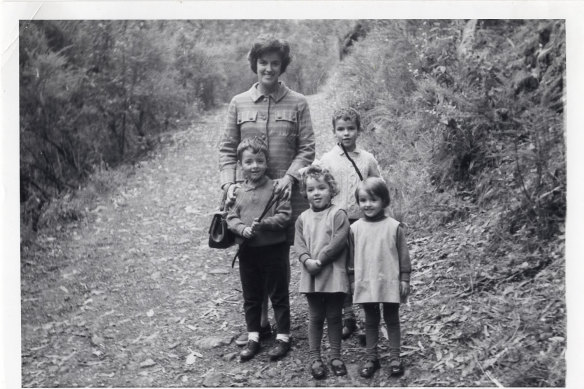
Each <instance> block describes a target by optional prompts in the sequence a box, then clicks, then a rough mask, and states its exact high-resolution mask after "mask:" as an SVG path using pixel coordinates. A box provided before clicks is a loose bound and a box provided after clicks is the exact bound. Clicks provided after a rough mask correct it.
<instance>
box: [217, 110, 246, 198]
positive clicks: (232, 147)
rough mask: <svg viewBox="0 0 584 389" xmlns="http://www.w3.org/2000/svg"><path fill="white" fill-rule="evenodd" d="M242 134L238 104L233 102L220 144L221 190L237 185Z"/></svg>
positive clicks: (228, 111)
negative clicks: (238, 117)
mask: <svg viewBox="0 0 584 389" xmlns="http://www.w3.org/2000/svg"><path fill="white" fill-rule="evenodd" d="M240 139H241V134H240V132H239V128H238V126H237V104H236V102H235V99H232V100H231V103H230V104H229V108H228V110H227V118H226V121H225V127H224V129H223V135H222V136H221V141H220V143H219V174H220V181H221V189H223V190H225V188H226V187H227V184H232V183H235V166H236V165H237V145H239V141H240Z"/></svg>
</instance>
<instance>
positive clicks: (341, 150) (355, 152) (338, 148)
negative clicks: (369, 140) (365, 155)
mask: <svg viewBox="0 0 584 389" xmlns="http://www.w3.org/2000/svg"><path fill="white" fill-rule="evenodd" d="M335 148H336V151H337V153H339V155H345V152H344V151H343V149H342V148H341V146H339V145H338V144H336V145H335ZM349 153H350V154H360V153H361V149H360V148H359V146H355V150H353V151H349Z"/></svg>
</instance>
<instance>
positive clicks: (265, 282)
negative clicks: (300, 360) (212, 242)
mask: <svg viewBox="0 0 584 389" xmlns="http://www.w3.org/2000/svg"><path fill="white" fill-rule="evenodd" d="M267 156H268V149H267V146H266V144H265V143H264V142H263V141H262V140H261V139H259V138H249V139H244V140H243V141H241V143H240V144H239V146H238V147H237V160H238V162H237V163H238V167H239V168H240V169H241V171H242V172H243V175H244V177H245V182H244V183H243V185H242V187H241V189H240V190H239V191H238V193H237V199H236V201H235V205H234V206H233V208H232V209H231V211H230V212H229V214H228V215H227V225H228V227H229V229H230V230H231V231H233V232H234V233H235V234H236V236H237V238H236V240H237V243H239V244H240V251H239V274H240V278H241V286H242V289H243V299H244V303H243V307H244V311H245V322H246V326H247V331H248V343H247V346H246V347H245V348H244V349H243V350H242V351H241V353H240V358H241V361H242V362H243V361H247V360H249V359H251V358H253V357H254V356H255V355H256V354H257V353H258V352H259V350H260V343H259V331H260V315H261V309H262V300H263V296H264V294H265V293H267V294H268V296H269V297H270V300H271V302H272V307H273V309H274V315H275V318H276V323H277V326H278V334H277V336H276V344H275V346H274V347H273V348H272V349H271V350H270V351H269V353H268V354H269V355H270V359H271V360H277V359H279V358H281V357H283V356H285V355H286V354H287V352H288V350H289V349H290V302H289V295H288V262H287V256H288V249H289V246H288V244H287V242H286V229H287V228H288V226H289V224H290V217H291V213H292V209H291V207H290V201H289V200H281V199H280V200H278V201H276V202H275V204H273V205H272V206H271V207H270V209H269V210H268V211H267V213H266V214H265V217H264V218H263V219H262V220H261V221H258V218H259V216H260V215H261V214H262V212H263V211H264V209H265V208H266V206H267V205H268V203H269V202H270V199H271V197H272V193H273V186H274V182H273V181H272V180H271V179H270V178H268V177H267V176H266V174H265V173H266V169H267Z"/></svg>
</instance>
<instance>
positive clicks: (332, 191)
mask: <svg viewBox="0 0 584 389" xmlns="http://www.w3.org/2000/svg"><path fill="white" fill-rule="evenodd" d="M301 182H302V187H301V188H302V192H303V194H304V195H305V196H306V198H307V199H308V203H309V205H310V209H307V210H306V211H304V212H303V213H302V214H300V216H299V217H298V220H297V221H296V234H295V240H294V252H295V255H296V256H297V258H298V260H299V261H300V262H301V263H302V269H301V275H300V293H304V294H306V300H307V301H308V309H309V323H308V344H309V348H310V351H309V355H310V359H311V366H310V370H311V373H312V376H313V377H314V378H316V379H321V378H324V377H325V376H326V367H325V365H324V364H323V362H322V359H321V354H320V349H321V341H322V333H323V327H324V320H325V318H326V320H327V325H328V337H329V343H330V357H331V359H330V367H331V370H332V371H333V373H334V374H335V375H337V376H342V375H345V374H347V369H346V367H345V364H344V363H343V361H342V360H341V333H342V308H343V301H344V299H345V294H346V293H349V279H348V276H347V270H346V267H347V261H348V258H349V250H348V244H347V243H348V234H349V219H348V217H347V213H346V211H344V210H343V209H341V208H339V207H338V206H335V205H332V204H331V198H332V197H333V196H335V195H336V194H337V192H338V190H337V185H336V182H335V180H334V178H333V176H332V175H331V174H330V173H329V171H328V170H327V169H324V168H321V167H320V166H309V167H308V168H306V170H305V171H304V172H303V173H302V180H301Z"/></svg>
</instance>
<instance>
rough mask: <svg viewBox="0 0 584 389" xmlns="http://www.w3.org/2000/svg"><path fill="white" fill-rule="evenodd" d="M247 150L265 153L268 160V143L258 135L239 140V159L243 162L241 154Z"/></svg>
mask: <svg viewBox="0 0 584 389" xmlns="http://www.w3.org/2000/svg"><path fill="white" fill-rule="evenodd" d="M245 150H251V151H252V153H254V154H257V153H264V156H265V157H266V160H268V145H267V144H266V142H264V141H263V140H262V139H260V138H258V137H257V136H256V137H253V138H246V139H244V140H242V141H241V142H239V145H238V146H237V160H238V161H240V162H241V156H242V155H243V152H244V151H245Z"/></svg>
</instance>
